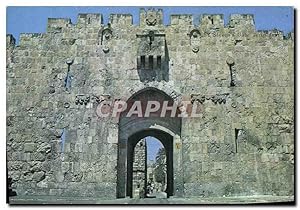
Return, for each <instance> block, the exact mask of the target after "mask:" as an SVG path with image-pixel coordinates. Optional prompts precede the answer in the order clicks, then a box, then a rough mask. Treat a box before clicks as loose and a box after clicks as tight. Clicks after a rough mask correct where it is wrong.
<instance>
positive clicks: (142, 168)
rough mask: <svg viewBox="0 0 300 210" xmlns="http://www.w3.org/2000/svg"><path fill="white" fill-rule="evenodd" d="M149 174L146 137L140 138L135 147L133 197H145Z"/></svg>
mask: <svg viewBox="0 0 300 210" xmlns="http://www.w3.org/2000/svg"><path fill="white" fill-rule="evenodd" d="M146 174H147V145H146V139H142V140H140V141H139V142H138V143H137V144H136V146H135V148H134V159H133V175H132V176H133V183H132V185H133V186H132V197H133V198H143V197H145V193H146V190H145V187H146V186H145V185H146Z"/></svg>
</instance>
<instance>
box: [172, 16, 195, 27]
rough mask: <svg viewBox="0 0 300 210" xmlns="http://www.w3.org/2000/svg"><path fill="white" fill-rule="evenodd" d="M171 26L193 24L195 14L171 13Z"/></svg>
mask: <svg viewBox="0 0 300 210" xmlns="http://www.w3.org/2000/svg"><path fill="white" fill-rule="evenodd" d="M170 19H171V26H177V27H189V26H192V25H193V15H190V14H176V15H171V16H170Z"/></svg>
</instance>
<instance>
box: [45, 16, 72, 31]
mask: <svg viewBox="0 0 300 210" xmlns="http://www.w3.org/2000/svg"><path fill="white" fill-rule="evenodd" d="M70 24H72V22H71V19H69V18H48V23H47V32H50V33H51V32H61V30H62V28H64V27H68V26H69V25H70Z"/></svg>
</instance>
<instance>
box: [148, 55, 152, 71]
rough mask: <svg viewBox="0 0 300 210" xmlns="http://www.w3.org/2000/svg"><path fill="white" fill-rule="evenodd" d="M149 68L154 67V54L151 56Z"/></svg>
mask: <svg viewBox="0 0 300 210" xmlns="http://www.w3.org/2000/svg"><path fill="white" fill-rule="evenodd" d="M149 69H153V56H152V55H150V56H149Z"/></svg>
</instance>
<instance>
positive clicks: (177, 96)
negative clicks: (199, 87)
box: [124, 81, 182, 103]
mask: <svg viewBox="0 0 300 210" xmlns="http://www.w3.org/2000/svg"><path fill="white" fill-rule="evenodd" d="M146 89H156V90H158V91H161V92H164V93H165V94H166V95H168V96H170V97H171V98H172V99H173V100H174V102H178V103H180V102H181V100H182V94H181V93H180V92H178V91H176V90H174V87H172V86H170V85H169V84H168V83H167V82H164V81H161V82H156V81H153V82H149V83H142V84H138V85H136V86H135V87H133V88H129V89H127V90H126V93H124V97H125V100H128V99H129V98H130V97H132V96H133V95H135V94H137V93H139V92H141V91H143V90H146Z"/></svg>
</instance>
